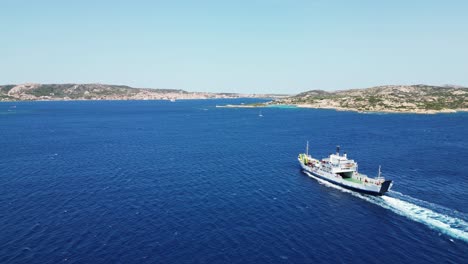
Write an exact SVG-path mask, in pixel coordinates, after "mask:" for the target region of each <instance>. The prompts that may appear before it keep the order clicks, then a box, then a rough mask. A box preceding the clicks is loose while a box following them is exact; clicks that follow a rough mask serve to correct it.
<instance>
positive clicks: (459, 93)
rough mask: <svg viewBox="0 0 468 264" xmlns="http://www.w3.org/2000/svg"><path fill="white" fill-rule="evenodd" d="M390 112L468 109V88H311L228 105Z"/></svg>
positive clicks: (453, 86) (403, 86) (429, 112)
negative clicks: (256, 101) (292, 94)
mask: <svg viewBox="0 0 468 264" xmlns="http://www.w3.org/2000/svg"><path fill="white" fill-rule="evenodd" d="M282 106H294V107H303V108H323V109H335V110H339V111H357V112H362V113H365V112H388V113H421V114H435V113H454V112H458V111H468V88H466V87H462V86H455V85H446V86H434V85H424V84H419V85H385V86H376V87H371V88H366V89H350V90H339V91H332V92H328V91H323V90H311V91H307V92H303V93H300V94H297V95H294V96H289V97H286V98H278V99H275V100H272V101H268V102H266V103H256V104H250V105H227V106H225V107H282Z"/></svg>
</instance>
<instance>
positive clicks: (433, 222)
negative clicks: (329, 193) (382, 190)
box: [305, 172, 468, 243]
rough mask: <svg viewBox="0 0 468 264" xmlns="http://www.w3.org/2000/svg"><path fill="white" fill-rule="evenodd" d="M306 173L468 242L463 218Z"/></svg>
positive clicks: (467, 227) (324, 182)
mask: <svg viewBox="0 0 468 264" xmlns="http://www.w3.org/2000/svg"><path fill="white" fill-rule="evenodd" d="M305 173H306V174H307V175H308V176H309V177H311V178H314V179H316V180H317V181H318V182H320V183H321V184H323V185H325V186H327V187H332V188H335V189H338V190H340V191H342V192H346V193H350V194H352V195H353V196H356V197H358V198H361V199H363V200H366V201H368V202H371V203H373V204H376V205H379V206H381V207H383V208H385V209H388V210H391V211H392V212H394V213H397V214H399V215H402V216H405V217H407V218H409V219H411V220H413V221H416V222H419V223H422V224H424V225H426V226H428V227H429V228H431V229H434V230H437V231H439V232H441V233H444V234H446V235H448V236H451V237H453V238H456V239H460V240H462V241H465V242H467V243H468V223H467V222H466V221H465V220H463V219H460V218H457V217H453V216H450V215H447V214H443V213H439V212H435V211H433V210H431V209H428V208H425V207H423V206H420V205H417V204H414V203H412V202H408V201H403V200H401V199H398V198H395V197H390V196H381V197H377V196H370V195H365V194H361V193H358V192H354V191H351V190H348V189H345V188H343V187H340V186H337V185H335V184H332V183H329V182H327V181H325V180H322V179H320V178H317V177H315V176H314V175H312V174H310V173H308V172H305ZM392 193H396V194H399V195H402V197H404V196H407V195H404V194H400V193H398V192H392ZM407 197H409V199H410V200H411V199H413V201H418V203H422V204H424V203H425V204H427V205H431V207H438V208H443V209H444V210H448V211H452V212H456V211H453V210H450V209H448V208H445V207H442V206H439V205H435V204H432V203H429V202H425V201H422V200H419V199H416V198H412V197H410V196H407ZM456 213H459V212H456ZM459 214H460V215H461V216H463V214H462V213H459ZM463 218H464V217H463ZM465 219H466V218H465Z"/></svg>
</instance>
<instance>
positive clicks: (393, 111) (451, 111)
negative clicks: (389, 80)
mask: <svg viewBox="0 0 468 264" xmlns="http://www.w3.org/2000/svg"><path fill="white" fill-rule="evenodd" d="M216 107H218V108H271V107H275V108H310V109H328V110H335V111H347V112H357V113H361V114H372V113H386V114H423V115H433V114H454V113H459V112H468V109H465V108H462V109H441V110H430V109H429V110H426V109H415V110H397V109H378V110H361V109H356V108H344V107H337V106H315V105H310V104H256V105H252V104H250V105H232V104H228V105H222V106H219V105H217V106H216Z"/></svg>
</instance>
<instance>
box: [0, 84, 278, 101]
mask: <svg viewBox="0 0 468 264" xmlns="http://www.w3.org/2000/svg"><path fill="white" fill-rule="evenodd" d="M216 98H270V99H271V98H277V96H276V95H273V94H239V93H207V92H187V91H184V90H177V89H150V88H133V87H130V86H125V85H109V84H99V83H93V84H74V83H70V84H38V83H26V84H11V85H0V101H67V100H171V101H175V100H185V99H216Z"/></svg>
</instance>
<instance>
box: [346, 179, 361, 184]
mask: <svg viewBox="0 0 468 264" xmlns="http://www.w3.org/2000/svg"><path fill="white" fill-rule="evenodd" d="M343 180H346V181H350V182H354V183H359V184H361V183H362V181H360V180H357V179H354V178H343Z"/></svg>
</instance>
